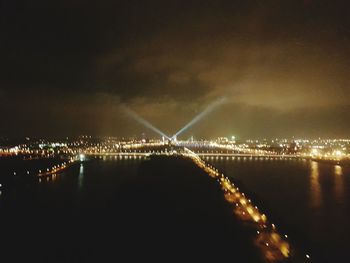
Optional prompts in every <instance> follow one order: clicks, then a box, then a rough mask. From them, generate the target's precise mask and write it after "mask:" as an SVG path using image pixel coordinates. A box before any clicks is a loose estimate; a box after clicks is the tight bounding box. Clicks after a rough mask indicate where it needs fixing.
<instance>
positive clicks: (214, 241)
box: [0, 157, 261, 262]
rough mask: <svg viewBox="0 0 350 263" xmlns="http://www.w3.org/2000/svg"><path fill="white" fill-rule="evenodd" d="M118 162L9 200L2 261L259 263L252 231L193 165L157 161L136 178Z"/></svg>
mask: <svg viewBox="0 0 350 263" xmlns="http://www.w3.org/2000/svg"><path fill="white" fill-rule="evenodd" d="M116 163H117V161H109V162H107V164H106V163H104V162H102V161H96V160H92V161H90V162H88V163H85V164H84V167H79V165H78V166H76V167H72V168H70V171H67V172H65V174H63V175H61V178H58V180H57V181H56V182H53V184H51V185H50V184H47V185H43V184H40V185H39V184H34V185H33V184H26V186H23V187H22V188H21V189H17V190H16V191H8V193H7V195H3V196H2V197H1V198H2V200H1V207H0V208H1V219H0V220H1V221H0V222H1V232H2V233H1V239H2V243H3V244H4V245H3V246H2V247H1V257H2V258H3V259H4V260H1V261H2V262H118V261H119V262H125V261H135V260H142V261H144V262H149V261H150V262H152V261H158V262H160V261H162V262H168V261H174V260H175V261H188V260H192V261H195V262H199V261H202V260H205V262H207V261H208V260H213V261H215V262H223V261H224V260H229V261H230V262H261V260H260V255H259V252H258V251H257V249H256V248H255V247H253V245H252V244H253V241H252V240H253V236H254V233H252V230H251V229H249V228H247V227H245V226H242V225H241V224H240V223H239V222H238V221H236V220H235V218H234V216H233V211H232V207H230V206H229V205H228V204H227V203H226V202H225V201H224V198H223V195H222V192H221V190H220V188H219V187H218V185H217V184H216V182H215V180H213V179H211V178H210V177H208V176H207V175H206V174H204V172H203V171H201V170H200V169H199V168H197V167H196V166H195V165H194V164H193V163H192V162H191V161H190V160H187V159H182V158H174V157H155V158H152V159H151V160H148V161H144V162H140V163H138V164H137V166H136V164H134V168H132V169H136V170H135V171H134V172H132V173H130V172H128V170H127V169H128V168H127V167H128V166H123V167H121V168H120V167H117V170H114V168H116V167H114V166H115V165H116ZM135 167H138V168H135ZM130 169H131V168H130ZM82 174H83V175H82ZM107 175H108V176H107ZM123 175H125V176H123ZM5 259H6V260H5Z"/></svg>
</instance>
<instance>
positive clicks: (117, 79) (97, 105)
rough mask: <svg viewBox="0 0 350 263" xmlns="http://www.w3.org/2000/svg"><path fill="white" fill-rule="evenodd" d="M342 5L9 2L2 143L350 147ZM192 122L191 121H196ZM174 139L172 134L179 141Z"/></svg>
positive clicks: (347, 41)
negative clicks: (145, 139) (160, 138)
mask: <svg viewBox="0 0 350 263" xmlns="http://www.w3.org/2000/svg"><path fill="white" fill-rule="evenodd" d="M348 10H349V3H348V1H338V0H335V1H313V0H307V1H306V0H303V1H301V0H300V1H298V0H292V1H275V0H266V1H235V0H230V1H224V0H219V1H155V0H150V1H136V2H135V1H112V0H107V1H82V0H76V1H67V0H63V1H55V0H53V1H43V0H37V1H16V0H4V1H2V2H1V8H0V16H1V23H0V30H1V32H2V41H1V42H0V52H1V53H0V55H1V60H0V67H1V70H0V110H1V112H3V113H6V114H3V116H2V123H3V125H0V136H9V135H11V136H17V135H18V136H27V135H30V136H35V135H38V136H40V135H63V134H64V135H77V134H92V135H117V136H125V135H136V136H140V135H141V134H142V133H145V134H146V136H154V132H152V131H151V130H150V129H148V128H146V127H145V126H143V125H136V124H135V122H134V121H133V120H130V118H129V117H127V116H125V114H124V113H123V111H121V110H120V105H126V106H127V107H128V108H129V109H132V110H133V111H134V112H137V113H139V114H140V115H142V116H143V118H144V119H147V121H149V123H152V125H154V127H157V128H158V129H160V130H161V131H164V133H165V134H169V135H171V134H175V133H177V131H178V129H179V128H180V127H183V126H184V124H185V123H187V122H188V121H189V120H191V119H192V118H195V116H197V115H198V114H200V113H201V112H202V111H203V110H205V108H206V106H207V105H209V104H210V103H212V102H213V101H215V100H216V99H217V98H219V97H225V98H226V102H225V104H223V105H221V106H220V107H218V108H217V109H216V110H215V111H213V112H212V113H210V114H208V115H207V116H206V118H203V119H201V121H200V122H198V123H196V125H193V126H191V129H185V128H184V131H183V132H181V136H183V137H184V138H186V137H189V136H192V135H193V136H195V137H216V136H230V135H236V136H237V137H238V138H246V137H270V138H271V137H275V136H293V135H294V136H307V137H319V136H321V137H350V136H349V135H350V122H349V121H348V120H349V117H350V116H349V112H350V106H349V102H348V98H349V97H350V89H349V84H350V83H349V82H350V81H349V77H348V72H350V62H349V61H350V51H349V50H350V49H349V48H348V47H349V46H350V22H349V21H350V20H349V19H348ZM194 122H195V121H194ZM179 132H180V131H179Z"/></svg>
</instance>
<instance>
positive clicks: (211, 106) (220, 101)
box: [171, 97, 226, 139]
mask: <svg viewBox="0 0 350 263" xmlns="http://www.w3.org/2000/svg"><path fill="white" fill-rule="evenodd" d="M225 101H226V98H224V97H223V98H220V99H217V100H215V101H214V102H212V103H211V104H209V105H208V106H207V107H206V108H205V109H204V111H202V112H201V113H199V114H198V115H197V116H195V117H194V118H193V119H192V120H191V121H190V122H189V123H187V124H186V125H185V126H184V127H182V128H181V129H180V130H179V131H177V132H176V133H175V134H174V135H173V137H171V138H172V139H175V138H177V136H178V135H180V134H181V133H182V132H184V131H185V130H187V129H188V128H189V127H191V126H192V125H194V124H195V123H197V122H198V121H200V120H201V119H203V117H204V116H206V115H207V114H209V113H210V112H212V111H213V110H214V109H215V108H216V107H218V106H220V105H222V104H223V103H224V102H225Z"/></svg>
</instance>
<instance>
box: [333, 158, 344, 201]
mask: <svg viewBox="0 0 350 263" xmlns="http://www.w3.org/2000/svg"><path fill="white" fill-rule="evenodd" d="M334 194H335V198H336V200H337V202H343V200H344V176H343V168H342V167H341V166H340V165H335V166H334Z"/></svg>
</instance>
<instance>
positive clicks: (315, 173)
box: [310, 161, 322, 207]
mask: <svg viewBox="0 0 350 263" xmlns="http://www.w3.org/2000/svg"><path fill="white" fill-rule="evenodd" d="M319 177H320V174H319V167H318V162H315V161H312V162H311V173H310V196H311V200H310V201H311V206H312V207H319V206H320V205H321V201H322V200H321V198H322V196H321V195H322V192H321V185H320V181H319V180H320V178H319Z"/></svg>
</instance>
